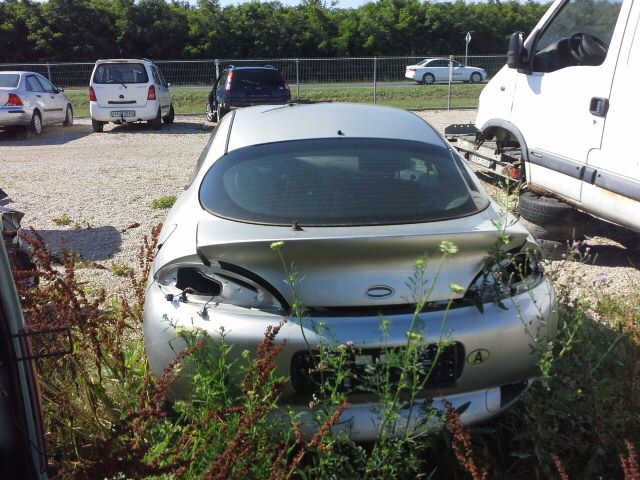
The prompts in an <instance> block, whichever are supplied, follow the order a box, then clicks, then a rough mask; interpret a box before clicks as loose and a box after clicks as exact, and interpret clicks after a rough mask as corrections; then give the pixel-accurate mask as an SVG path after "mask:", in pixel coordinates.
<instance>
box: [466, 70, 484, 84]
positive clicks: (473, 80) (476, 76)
mask: <svg viewBox="0 0 640 480" xmlns="http://www.w3.org/2000/svg"><path fill="white" fill-rule="evenodd" d="M469 81H470V82H471V83H481V82H482V75H481V74H479V73H478V72H473V73H472V74H471V77H470V78H469Z"/></svg>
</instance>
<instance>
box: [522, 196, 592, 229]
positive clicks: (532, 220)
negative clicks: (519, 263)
mask: <svg viewBox="0 0 640 480" xmlns="http://www.w3.org/2000/svg"><path fill="white" fill-rule="evenodd" d="M518 214H519V215H520V217H521V218H522V219H523V222H522V223H523V224H524V226H525V227H526V228H527V230H529V232H531V234H532V235H533V236H534V237H536V238H539V239H545V240H557V241H565V240H579V239H581V238H582V237H583V236H584V224H585V223H586V220H587V216H586V215H585V214H583V213H581V212H579V211H578V210H576V209H574V208H573V207H572V206H571V205H568V204H566V203H563V202H561V201H560V200H558V199H557V198H553V197H543V196H540V195H536V194H535V193H533V192H524V193H523V194H521V195H520V199H519V201H518Z"/></svg>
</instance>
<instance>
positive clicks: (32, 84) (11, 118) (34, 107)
mask: <svg viewBox="0 0 640 480" xmlns="http://www.w3.org/2000/svg"><path fill="white" fill-rule="evenodd" d="M62 92H63V90H62V89H59V88H56V87H55V86H54V85H53V84H51V82H49V80H47V79H46V78H44V77H43V76H42V75H39V74H37V73H35V72H0V128H2V127H15V126H21V127H26V128H27V129H28V130H29V131H30V132H31V133H32V134H34V135H40V134H41V133H42V127H44V126H46V125H52V124H54V123H62V124H63V125H64V126H65V127H68V126H69V125H72V124H73V107H72V106H71V102H70V101H69V99H68V98H67V97H66V95H65V94H64V93H62Z"/></svg>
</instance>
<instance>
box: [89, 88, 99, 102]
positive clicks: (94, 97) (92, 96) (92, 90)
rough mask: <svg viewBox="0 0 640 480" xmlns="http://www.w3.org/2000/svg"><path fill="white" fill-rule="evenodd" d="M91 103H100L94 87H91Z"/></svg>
mask: <svg viewBox="0 0 640 480" xmlns="http://www.w3.org/2000/svg"><path fill="white" fill-rule="evenodd" d="M89 101H90V102H97V101H98V99H97V98H96V91H95V90H94V89H93V87H89Z"/></svg>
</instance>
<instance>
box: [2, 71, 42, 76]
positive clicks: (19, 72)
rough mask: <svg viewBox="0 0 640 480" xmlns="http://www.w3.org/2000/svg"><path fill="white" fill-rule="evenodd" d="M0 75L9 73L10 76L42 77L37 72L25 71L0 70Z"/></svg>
mask: <svg viewBox="0 0 640 480" xmlns="http://www.w3.org/2000/svg"><path fill="white" fill-rule="evenodd" d="M0 73H10V74H11V75H16V74H17V75H27V74H29V75H31V74H35V75H40V76H42V74H40V73H38V72H28V71H26V70H2V71H1V72H0Z"/></svg>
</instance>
